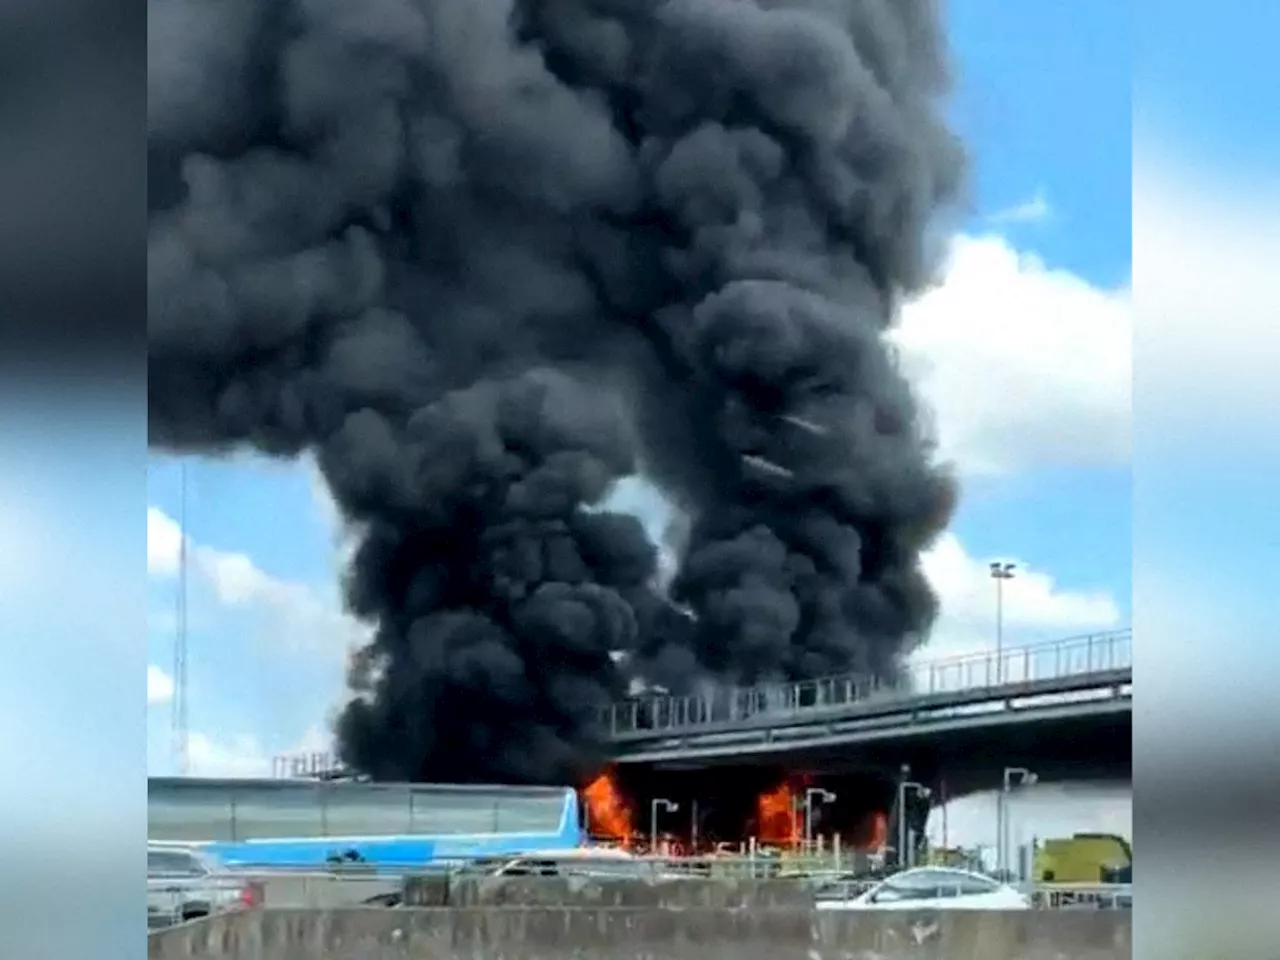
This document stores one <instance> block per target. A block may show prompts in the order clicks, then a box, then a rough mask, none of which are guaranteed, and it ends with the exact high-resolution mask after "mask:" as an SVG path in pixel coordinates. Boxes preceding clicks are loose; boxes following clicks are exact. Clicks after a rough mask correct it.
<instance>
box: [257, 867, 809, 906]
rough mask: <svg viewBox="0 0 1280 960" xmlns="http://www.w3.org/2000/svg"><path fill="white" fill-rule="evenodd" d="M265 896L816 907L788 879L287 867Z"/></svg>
mask: <svg viewBox="0 0 1280 960" xmlns="http://www.w3.org/2000/svg"><path fill="white" fill-rule="evenodd" d="M262 891H263V903H264V904H265V905H266V906H268V907H272V908H304V907H305V908H310V909H315V908H320V909H330V908H334V907H354V906H360V905H361V904H365V903H368V902H369V900H370V898H372V897H375V896H378V895H382V894H387V893H393V892H400V891H403V893H404V898H405V903H406V904H407V905H409V906H414V907H446V906H450V907H482V906H529V907H532V906H548V907H550V906H564V905H566V904H572V905H573V906H576V907H650V908H661V907H704V908H715V907H719V908H723V909H733V908H738V907H764V908H778V907H797V908H799V907H811V906H812V905H813V891H812V889H811V888H810V887H809V886H807V885H805V884H803V883H797V882H795V881H787V880H746V879H744V880H702V879H697V878H681V879H676V880H659V881H653V882H646V881H643V880H633V879H626V878H619V879H600V878H588V877H468V878H449V877H446V876H420V877H411V878H408V879H406V880H403V881H402V880H399V879H395V878H388V879H384V878H380V877H378V876H377V875H376V874H370V875H367V876H349V877H339V876H326V875H323V874H311V875H305V876H289V875H287V874H281V875H278V876H273V877H268V878H265V879H264V880H263V881H262Z"/></svg>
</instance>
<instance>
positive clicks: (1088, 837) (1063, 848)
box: [1033, 833, 1133, 884]
mask: <svg viewBox="0 0 1280 960" xmlns="http://www.w3.org/2000/svg"><path fill="white" fill-rule="evenodd" d="M1033 870H1034V877H1035V882H1036V883H1042V884H1054V883H1132V882H1133V847H1132V846H1131V845H1130V844H1129V841H1127V840H1125V839H1124V838H1123V837H1120V836H1116V835H1115V834H1111V833H1077V834H1076V835H1075V836H1072V837H1065V838H1059V839H1053V840H1044V841H1041V842H1040V843H1038V844H1037V845H1036V852H1035V861H1034V867H1033Z"/></svg>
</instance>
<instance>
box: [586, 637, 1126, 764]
mask: <svg viewBox="0 0 1280 960" xmlns="http://www.w3.org/2000/svg"><path fill="white" fill-rule="evenodd" d="M1130 644H1131V634H1130V632H1129V631H1121V632H1117V633H1112V634H1103V635H1094V636H1089V637H1080V638H1071V639H1069V640H1065V641H1055V642H1053V643H1051V644H1043V645H1039V646H1037V647H1029V648H1023V649H1020V650H1013V651H1006V652H1005V653H1004V654H1002V657H1001V660H1000V661H999V662H996V660H995V658H994V655H992V654H982V655H979V656H977V657H969V658H961V659H959V660H951V661H940V662H937V663H932V664H924V665H922V666H920V667H916V668H915V669H914V670H913V672H912V675H911V677H910V678H909V683H908V685H907V686H906V688H903V687H899V688H896V689H883V688H882V689H875V688H868V687H867V686H866V685H865V684H861V685H860V684H859V683H858V682H857V681H854V680H852V679H851V678H833V679H829V680H824V681H814V682H809V683H807V684H791V685H773V686H769V687H759V688H753V689H750V690H745V691H743V690H735V691H721V692H720V693H719V695H717V696H714V697H702V698H697V697H684V698H676V697H650V698H638V699H636V700H633V701H630V702H628V703H624V704H619V705H617V706H616V707H615V708H614V709H613V711H612V713H611V715H610V717H609V719H610V720H611V721H612V723H613V727H612V729H611V730H610V732H609V736H608V739H609V740H610V742H611V743H612V744H613V746H614V753H615V756H616V757H617V759H618V760H619V761H620V762H623V763H650V762H661V761H666V760H673V759H680V760H696V759H699V758H706V759H711V758H713V757H722V756H725V755H735V754H743V753H758V752H772V751H787V750H794V749H798V748H803V749H809V748H823V747H832V746H839V745H853V744H870V743H873V742H878V741H899V740H905V739H916V738H920V737H936V736H940V735H945V734H954V733H960V732H961V731H974V732H977V731H980V730H983V729H988V730H991V729H993V728H1008V727H1010V726H1011V725H1018V726H1023V725H1034V724H1040V723H1048V724H1054V723H1060V722H1076V721H1082V722H1089V721H1090V720H1091V718H1092V719H1096V720H1098V721H1100V722H1110V720H1108V718H1111V719H1112V720H1123V719H1126V718H1127V716H1128V715H1129V714H1130V713H1131V710H1132V681H1133V671H1132V665H1131V657H1130ZM1015 664H1016V666H1017V667H1019V668H1020V669H1015V668H1014V665H1015ZM957 673H959V674H960V675H961V676H966V675H967V676H974V675H977V676H981V677H984V678H988V677H990V678H995V677H999V678H1000V682H998V683H997V682H990V681H986V682H979V683H970V684H962V683H961V684H957V683H955V682H954V681H952V682H948V679H949V678H951V677H954V676H955V675H956V674H957ZM922 680H923V682H921V681H922ZM940 688H941V689H940ZM806 690H807V691H809V692H810V695H809V696H808V697H806V696H805V695H804V694H805V691H806ZM620 721H621V722H620Z"/></svg>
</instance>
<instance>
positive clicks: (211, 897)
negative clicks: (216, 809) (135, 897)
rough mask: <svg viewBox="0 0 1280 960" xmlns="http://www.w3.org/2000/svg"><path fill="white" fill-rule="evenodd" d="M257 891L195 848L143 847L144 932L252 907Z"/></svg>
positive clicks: (177, 846) (247, 881)
mask: <svg viewBox="0 0 1280 960" xmlns="http://www.w3.org/2000/svg"><path fill="white" fill-rule="evenodd" d="M260 899H261V898H260V896H259V888H258V887H257V885H256V884H254V883H253V882H251V881H250V880H249V879H247V878H245V877H238V876H235V875H234V874H230V873H227V872H225V871H224V870H223V868H222V865H221V864H220V863H218V862H217V860H215V859H214V858H213V857H211V856H210V855H208V854H206V853H204V852H203V851H201V850H199V849H198V848H195V847H186V846H181V845H178V844H167V843H166V844H160V843H148V844H147V928H148V929H154V928H156V927H165V926H169V925H170V924H174V923H184V922H186V921H188V920H195V919H198V918H200V917H207V916H209V915H211V914H215V913H221V912H224V911H227V910H243V909H246V908H249V907H255V906H257V905H258V903H259V901H260Z"/></svg>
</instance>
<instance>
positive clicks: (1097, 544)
mask: <svg viewBox="0 0 1280 960" xmlns="http://www.w3.org/2000/svg"><path fill="white" fill-rule="evenodd" d="M951 28H952V37H953V44H954V51H955V55H956V59H957V67H956V71H955V72H956V77H957V94H956V98H955V101H954V104H953V108H952V109H953V117H954V120H955V123H956V125H957V126H958V128H959V129H960V131H961V132H962V134H963V135H964V137H965V138H966V140H967V143H968V145H969V148H970V150H971V152H972V155H973V179H972V197H973V209H972V212H971V214H970V216H969V218H968V219H967V221H966V222H965V223H964V224H963V226H962V234H963V237H961V238H958V241H957V244H958V245H957V251H959V252H958V253H957V254H956V257H955V259H954V261H953V263H952V265H951V267H950V268H949V270H948V273H947V274H946V275H945V277H944V282H943V284H942V286H941V287H940V288H939V290H938V291H935V292H934V293H932V294H930V295H929V296H928V297H926V298H923V299H922V301H921V303H920V304H919V305H918V307H916V308H915V309H914V310H913V308H911V307H909V308H908V310H907V311H906V312H905V313H904V318H903V334H902V335H903V338H904V340H903V342H904V343H906V344H908V345H909V347H910V349H907V348H904V349H906V352H907V354H908V355H909V356H908V360H909V361H910V360H911V358H912V357H916V358H917V359H919V360H920V361H921V362H922V363H924V364H925V366H929V365H932V368H934V369H936V370H939V371H941V372H942V375H941V376H936V377H934V378H933V379H932V380H931V379H929V378H928V377H926V376H925V375H924V374H922V375H921V376H922V379H921V390H922V392H923V393H924V395H925V397H926V399H927V400H929V401H930V402H931V403H932V404H934V405H935V406H937V407H938V414H939V430H940V432H941V434H942V440H943V448H944V450H947V451H948V452H949V453H950V454H952V455H953V456H954V459H955V460H956V462H957V464H958V465H959V467H960V468H961V474H962V481H963V489H964V496H963V499H962V501H961V507H960V510H959V513H958V515H957V517H956V519H955V522H954V525H953V528H952V534H953V535H954V536H953V537H951V538H948V539H947V542H946V543H945V544H943V545H941V546H940V547H939V549H938V551H937V556H936V557H935V559H934V564H933V569H934V570H935V571H936V572H937V576H938V577H939V578H940V579H941V580H943V581H945V583H942V584H940V592H941V593H942V595H943V600H944V618H943V622H942V623H940V626H939V636H938V638H937V643H936V645H935V652H936V653H937V654H938V655H943V654H949V653H954V652H963V651H967V650H970V649H975V648H977V647H980V646H983V645H985V644H987V643H988V642H989V640H990V634H991V632H992V631H991V607H992V599H991V594H990V590H989V587H990V583H989V581H987V580H985V579H984V577H983V568H984V567H985V563H986V561H987V560H988V559H992V558H997V557H999V558H1014V559H1016V561H1017V562H1018V563H1019V564H1020V565H1021V566H1023V567H1024V568H1025V569H1026V570H1027V571H1028V573H1029V574H1031V576H1028V577H1027V578H1026V579H1024V580H1016V581H1014V583H1013V584H1011V585H1010V587H1009V594H1008V610H1009V618H1008V621H1007V624H1008V625H1007V636H1008V638H1009V640H1008V642H1010V643H1020V642H1030V641H1033V640H1036V639H1044V638H1048V637H1052V636H1055V635H1066V634H1071V633H1076V632H1085V631H1088V630H1094V629H1105V628H1108V627H1111V626H1116V625H1127V624H1128V622H1129V618H1130V612H1129V611H1130V599H1129V598H1130V592H1131V584H1132V577H1131V572H1130V556H1131V536H1130V531H1131V511H1130V493H1131V480H1130V470H1129V451H1128V426H1129V399H1128V398H1129V393H1128V389H1129V387H1128V384H1129V374H1128V363H1129V359H1128V358H1129V354H1128V350H1129V347H1128V344H1129V341H1130V329H1131V327H1130V324H1131V320H1130V310H1129V306H1128V298H1127V291H1126V290H1125V289H1124V288H1125V287H1126V285H1127V284H1128V281H1129V277H1130V275H1131V271H1132V262H1131V256H1130V247H1131V231H1130V205H1131V190H1130V183H1131V147H1130V144H1131V137H1130V122H1131V117H1130V109H1129V103H1130V99H1129V93H1130V64H1131V60H1132V49H1133V47H1132V39H1131V33H1130V30H1129V23H1128V14H1127V12H1126V11H1125V9H1124V5H1119V4H1114V3H1109V2H1104V0H1089V2H1084V0H1077V2H1073V3H1069V4H1068V3H1062V4H1043V3H1038V4H1007V5H1002V12H1001V16H1000V17H999V18H993V17H991V16H990V4H988V3H979V2H956V3H953V4H952V12H951ZM983 351H994V352H990V353H989V354H987V355H986V359H987V362H988V364H989V366H988V367H987V368H979V366H977V365H976V364H975V360H974V356H975V354H976V355H982V354H983ZM922 369H924V368H923V367H922ZM991 369H996V370H998V371H999V373H998V375H996V376H995V381H994V383H995V385H994V386H991V387H990V390H989V391H988V386H989V385H990V384H991V383H992V382H993V381H992V376H993V375H992V374H991V372H990V370H991ZM1000 377H1005V378H1006V379H1005V382H1004V383H1001V382H1000ZM1002 387H1003V389H1002ZM983 391H988V392H991V393H996V392H999V393H1000V394H1001V397H1000V398H997V399H1002V401H1003V402H990V403H986V404H985V405H983V404H979V405H978V406H979V407H980V409H977V410H969V409H968V408H969V407H970V406H971V404H970V403H969V402H968V398H970V397H971V396H972V395H973V394H975V393H979V392H983ZM1013 391H1021V394H1020V395H1019V394H1017V393H1014V392H1013ZM1010 397H1017V398H1018V399H1013V400H1010V399H1009V398H1010ZM949 438H950V440H951V442H950V443H948V440H949ZM186 469H187V489H188V503H187V533H188V537H189V539H190V541H191V543H192V544H193V548H192V549H198V550H202V551H205V555H206V557H207V558H212V559H209V562H210V564H213V565H214V566H216V562H221V561H218V559H217V558H222V560H223V561H225V560H226V558H227V557H230V556H233V555H240V556H242V557H243V558H244V562H245V563H249V564H251V565H252V567H253V568H254V569H255V570H256V571H257V572H258V573H260V574H261V575H262V576H263V577H264V578H266V580H269V581H270V582H271V583H273V584H275V585H277V586H280V585H284V587H288V588H290V589H292V588H294V587H296V588H297V590H296V591H295V592H293V593H290V592H289V589H284V591H283V592H279V591H277V593H272V592H271V589H274V588H271V589H267V588H263V591H259V593H258V594H253V595H252V596H249V597H248V598H246V597H245V596H241V597H240V598H239V599H238V600H237V601H236V602H230V603H229V602H227V599H226V596H225V591H224V595H223V596H222V597H221V598H220V596H219V593H218V589H217V585H216V583H214V582H213V581H212V580H210V579H209V578H208V577H206V576H203V575H195V574H193V575H192V576H191V577H190V578H189V589H190V595H189V604H188V618H189V629H188V646H189V708H190V724H191V729H192V731H193V735H195V734H198V735H199V737H200V738H202V739H201V741H200V743H201V746H200V750H201V751H202V752H201V756H202V757H204V758H205V760H206V762H207V763H208V764H211V765H212V766H214V767H216V768H217V769H218V770H223V769H241V768H248V767H252V766H253V765H254V764H260V763H261V762H262V759H263V757H265V756H268V755H270V754H271V753H274V752H278V751H283V750H289V749H292V748H294V747H296V746H298V745H299V744H302V743H304V742H305V743H308V744H310V743H314V742H317V741H316V736H315V733H314V729H313V728H322V727H323V723H324V720H325V716H326V711H327V710H329V709H331V708H332V707H335V706H337V705H338V703H339V702H340V697H341V660H342V656H341V653H342V650H341V642H345V641H346V640H348V639H349V638H350V634H349V633H347V632H344V628H343V627H342V626H340V625H338V626H335V623H334V621H333V620H331V619H327V615H326V614H325V613H324V612H323V609H322V608H325V606H326V605H329V606H330V607H335V608H336V603H337V600H336V598H337V590H336V569H337V567H336V562H337V554H336V550H335V531H334V528H333V524H332V522H331V519H330V518H329V517H327V515H326V511H325V506H324V504H323V502H322V501H321V500H320V499H319V498H317V496H316V491H315V489H314V483H313V476H312V474H311V473H310V472H309V470H308V469H307V468H306V467H305V466H299V465H293V466H290V465H280V464H271V465H263V464H261V463H260V462H257V461H255V460H254V459H253V458H248V457H243V458H237V459H235V460H229V461H208V460H195V461H188V464H187V468H186ZM178 477H179V468H178V465H177V463H176V462H175V461H172V460H168V459H164V458H158V457H153V458H152V462H151V466H150V471H149V484H148V503H149V505H150V506H151V507H154V508H157V509H158V510H159V511H161V512H163V514H165V515H167V516H168V517H169V518H176V517H177V516H178V514H179V499H180V498H179V486H180V484H179V480H178ZM149 533H150V531H149ZM223 566H224V567H225V563H224V564H223ZM264 582H265V581H264ZM282 589H283V588H282ZM303 591H305V592H306V594H307V596H308V597H309V598H310V599H309V600H308V601H307V602H312V601H314V602H313V605H312V606H311V607H309V610H310V611H311V612H310V614H309V615H308V616H311V617H313V619H311V620H307V621H306V626H305V627H302V628H300V627H299V626H298V625H297V623H296V622H295V623H290V622H286V620H287V618H288V615H287V614H286V613H284V612H283V611H285V610H286V609H287V605H288V603H289V602H291V601H290V600H289V598H290V597H295V596H300V595H301V592H303ZM250 593H252V591H250ZM264 597H265V598H267V599H265V600H264V599H263V598H264ZM272 598H274V599H272ZM148 603H149V611H150V617H149V630H148V653H149V658H150V662H151V664H152V665H153V666H154V667H156V668H158V670H160V671H164V672H166V673H167V672H169V671H170V669H171V659H172V638H173V610H174V606H175V583H174V581H173V579H172V578H171V577H168V576H165V575H163V574H162V573H159V572H157V575H155V576H153V577H152V578H151V580H150V584H149V597H148ZM326 631H336V633H337V634H339V635H341V638H342V639H341V641H339V640H337V639H335V638H334V637H333V636H329V637H326V636H324V634H325V632H326ZM300 633H301V634H307V636H298V634H300ZM308 643H313V644H314V645H313V646H310V647H308V646H307V644H308ZM326 643H327V646H326ZM163 692H164V691H163V683H162V682H160V684H159V687H158V688H157V690H156V693H157V695H160V694H163ZM168 722H169V711H168V708H167V705H166V704H165V703H164V702H163V698H162V697H159V696H158V702H156V703H155V704H154V705H153V706H152V707H151V708H150V710H149V719H148V731H149V749H150V755H149V762H150V764H151V767H152V769H153V771H161V770H168V769H171V767H172V757H171V756H170V754H169V745H168V733H167V731H168ZM309 731H311V733H309ZM195 752H196V751H195V750H194V749H193V756H194V754H195ZM237 764H239V765H241V766H237ZM228 765H230V766H228Z"/></svg>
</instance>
